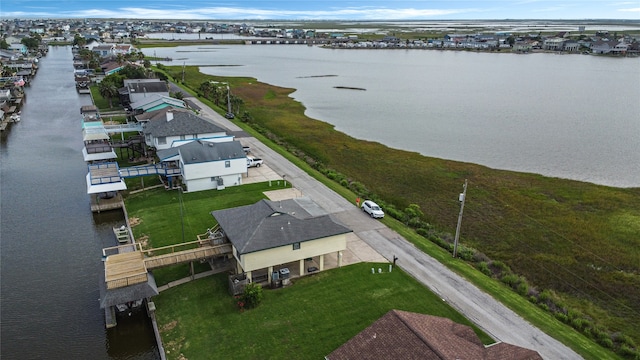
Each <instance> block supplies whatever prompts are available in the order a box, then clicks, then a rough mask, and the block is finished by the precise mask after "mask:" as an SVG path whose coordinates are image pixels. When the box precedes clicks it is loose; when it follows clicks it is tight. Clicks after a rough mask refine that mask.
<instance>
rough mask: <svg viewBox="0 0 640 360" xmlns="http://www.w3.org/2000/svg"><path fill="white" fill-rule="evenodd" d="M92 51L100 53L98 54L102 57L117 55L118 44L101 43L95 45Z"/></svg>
mask: <svg viewBox="0 0 640 360" xmlns="http://www.w3.org/2000/svg"><path fill="white" fill-rule="evenodd" d="M91 51H93V52H94V53H96V54H98V56H100V57H102V58H106V57H112V56H115V55H116V45H115V44H100V45H96V46H94V47H93V48H92V49H91Z"/></svg>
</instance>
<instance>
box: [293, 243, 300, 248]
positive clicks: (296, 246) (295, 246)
mask: <svg viewBox="0 0 640 360" xmlns="http://www.w3.org/2000/svg"><path fill="white" fill-rule="evenodd" d="M293 250H300V243H299V242H297V243H293Z"/></svg>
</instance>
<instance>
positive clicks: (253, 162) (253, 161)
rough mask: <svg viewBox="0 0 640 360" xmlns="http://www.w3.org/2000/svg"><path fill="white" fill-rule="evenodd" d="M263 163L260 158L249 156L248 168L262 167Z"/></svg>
mask: <svg viewBox="0 0 640 360" xmlns="http://www.w3.org/2000/svg"><path fill="white" fill-rule="evenodd" d="M262 163H263V161H262V159H260V158H254V157H251V156H247V167H260V165H262Z"/></svg>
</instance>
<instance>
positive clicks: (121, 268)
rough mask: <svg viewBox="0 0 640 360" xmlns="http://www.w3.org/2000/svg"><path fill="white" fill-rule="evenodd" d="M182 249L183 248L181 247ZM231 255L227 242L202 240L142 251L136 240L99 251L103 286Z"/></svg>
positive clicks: (136, 281) (140, 280) (113, 286)
mask: <svg viewBox="0 0 640 360" xmlns="http://www.w3.org/2000/svg"><path fill="white" fill-rule="evenodd" d="M181 249H183V250H181ZM226 254H231V244H230V243H221V239H204V240H196V241H190V242H186V243H181V244H176V245H170V246H164V247H161V248H155V249H146V250H143V249H142V247H141V245H140V244H139V243H134V244H126V245H119V246H114V247H109V248H105V249H103V250H102V255H103V260H104V271H105V282H106V286H107V289H117V288H121V287H126V286H131V285H135V284H140V283H144V282H147V281H148V273H149V271H150V270H153V269H157V268H160V267H164V266H171V265H177V264H182V263H187V262H191V261H198V260H203V259H208V258H212V257H216V256H221V255H226Z"/></svg>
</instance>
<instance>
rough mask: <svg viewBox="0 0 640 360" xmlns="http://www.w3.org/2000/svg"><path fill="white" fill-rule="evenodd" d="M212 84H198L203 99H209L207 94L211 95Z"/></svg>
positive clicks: (208, 82) (206, 82)
mask: <svg viewBox="0 0 640 360" xmlns="http://www.w3.org/2000/svg"><path fill="white" fill-rule="evenodd" d="M213 87H214V86H213V84H211V82H210V81H204V82H203V83H202V84H200V88H199V89H200V91H202V96H204V98H205V99H208V98H209V93H211V92H212V91H213Z"/></svg>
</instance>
